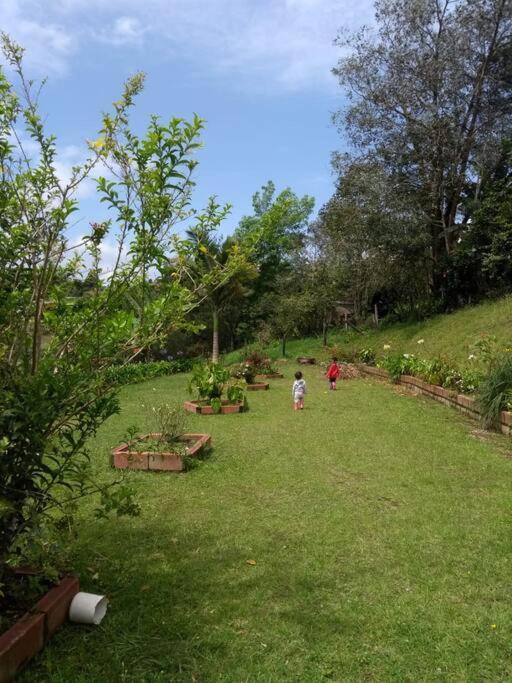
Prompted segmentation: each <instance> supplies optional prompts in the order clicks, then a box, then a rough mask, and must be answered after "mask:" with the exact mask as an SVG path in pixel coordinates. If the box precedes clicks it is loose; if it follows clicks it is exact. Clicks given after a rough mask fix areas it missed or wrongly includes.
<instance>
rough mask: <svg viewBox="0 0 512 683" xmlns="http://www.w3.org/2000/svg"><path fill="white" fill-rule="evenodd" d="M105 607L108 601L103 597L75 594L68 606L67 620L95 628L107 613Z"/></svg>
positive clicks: (90, 594)
mask: <svg viewBox="0 0 512 683" xmlns="http://www.w3.org/2000/svg"><path fill="white" fill-rule="evenodd" d="M107 605H108V600H107V598H106V597H105V596H104V595H94V593H77V594H76V595H75V597H74V598H73V600H72V601H71V605H70V606H69V620H70V621H74V622H75V623H77V624H94V625H95V626H97V625H98V624H99V623H101V620H102V619H103V617H104V616H105V614H106V612H107Z"/></svg>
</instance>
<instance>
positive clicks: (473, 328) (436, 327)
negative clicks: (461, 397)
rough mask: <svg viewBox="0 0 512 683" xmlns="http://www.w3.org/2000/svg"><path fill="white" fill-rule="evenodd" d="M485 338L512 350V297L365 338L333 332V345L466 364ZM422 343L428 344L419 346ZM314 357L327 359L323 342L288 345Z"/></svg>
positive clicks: (293, 352) (276, 351) (275, 348)
mask: <svg viewBox="0 0 512 683" xmlns="http://www.w3.org/2000/svg"><path fill="white" fill-rule="evenodd" d="M483 335H494V336H496V337H497V339H498V341H499V342H500V343H501V344H502V345H504V346H506V345H510V346H512V297H510V296H509V297H505V298H503V299H500V300H498V301H493V302H486V303H484V304H480V305H479V306H468V307H467V308H463V309H461V310H459V311H456V312H455V313H451V314H449V315H438V316H436V317H434V318H431V319H430V320H427V321H425V322H421V323H415V324H400V325H393V326H389V327H385V328H384V329H381V330H368V331H365V333H364V334H363V335H359V334H356V333H349V334H346V333H343V332H341V331H333V332H332V333H331V334H330V335H329V344H330V345H339V346H340V347H341V348H342V349H344V350H345V351H346V352H350V351H351V350H358V349H360V348H361V347H371V348H373V349H375V350H376V351H377V352H378V353H379V352H382V347H383V345H384V344H388V343H389V344H391V347H392V349H393V350H396V351H402V352H406V353H417V354H419V355H422V356H425V357H434V356H443V357H445V358H447V359H450V360H453V361H456V362H457V363H460V364H463V363H464V361H466V360H467V357H468V355H469V353H470V352H471V347H472V345H473V344H474V343H475V341H477V340H478V339H479V338H481V337H482V336H483ZM418 339H424V340H425V343H424V344H423V345H421V346H418V343H417V342H418ZM269 352H270V355H271V356H272V357H273V358H279V356H280V346H279V344H277V343H276V344H273V345H272V347H271V348H270V349H269ZM302 354H303V355H312V356H316V357H317V358H326V357H327V354H326V351H324V349H323V348H322V340H321V339H318V338H306V339H297V340H292V341H290V342H289V343H288V348H287V355H288V356H289V357H291V358H294V357H296V356H299V355H302ZM238 355H239V354H237V353H234V354H230V355H229V356H228V361H230V360H237V359H238Z"/></svg>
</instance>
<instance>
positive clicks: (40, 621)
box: [0, 576, 80, 683]
mask: <svg viewBox="0 0 512 683" xmlns="http://www.w3.org/2000/svg"><path fill="white" fill-rule="evenodd" d="M79 589H80V585H79V581H78V579H77V578H76V577H74V576H68V577H65V578H64V579H62V580H61V581H60V583H58V584H57V585H56V586H54V587H53V588H51V589H50V590H49V591H48V592H47V593H46V595H44V596H43V597H42V598H41V600H39V602H37V603H36V604H35V605H34V607H33V609H32V610H31V611H30V612H27V613H26V614H24V615H23V616H22V617H21V618H20V619H18V621H17V622H16V623H15V624H14V625H13V626H11V628H9V629H8V630H7V631H5V632H4V633H2V634H1V635H0V683H9V681H12V680H13V679H14V677H15V676H16V674H17V673H18V672H19V671H20V669H21V668H22V667H23V666H24V665H25V664H26V663H27V662H28V661H29V660H30V659H31V658H32V657H34V655H36V654H37V653H38V652H40V651H41V650H42V649H43V647H44V646H45V645H46V643H47V642H48V641H49V640H50V638H51V637H52V636H53V634H54V633H55V631H56V630H57V629H58V628H59V626H61V625H62V624H63V623H64V622H65V621H66V620H67V618H68V611H69V606H70V604H71V601H72V600H73V598H74V597H75V595H76V594H77V593H78V591H79Z"/></svg>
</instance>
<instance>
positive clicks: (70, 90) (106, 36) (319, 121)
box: [0, 0, 373, 232]
mask: <svg viewBox="0 0 512 683" xmlns="http://www.w3.org/2000/svg"><path fill="white" fill-rule="evenodd" d="M372 5H373V3H372V2H371V0H360V1H356V0H337V1H335V0H272V1H271V0H144V2H141V1H140V0H108V1H107V0H41V1H40V2H35V1H33V0H0V6H1V8H2V14H1V15H0V28H1V29H2V30H4V31H7V32H8V33H10V34H11V36H12V37H14V38H15V39H16V40H17V41H18V42H20V43H21V44H22V45H24V46H25V48H26V50H27V52H26V65H27V68H28V69H29V71H30V73H31V74H32V75H34V76H37V77H40V76H42V75H47V76H48V84H47V86H46V89H45V91H44V96H43V99H42V106H43V109H44V112H45V113H46V115H47V123H48V127H49V129H51V130H52V131H53V132H55V133H56V134H57V136H58V138H59V142H60V145H61V152H62V154H61V165H62V173H63V175H65V173H66V168H68V167H69V166H70V165H71V164H73V163H76V162H77V161H80V160H81V159H82V158H83V153H84V141H85V140H86V139H93V138H94V137H95V132H96V130H97V128H98V123H99V120H100V112H101V111H102V110H105V109H108V107H109V104H110V102H112V100H114V99H116V97H117V95H118V93H119V92H120V88H121V84H122V82H123V81H124V80H125V78H126V77H127V76H128V75H129V74H131V73H133V72H135V71H138V70H142V71H144V72H146V74H147V82H146V88H145V90H144V93H143V94H142V95H141V97H140V98H139V100H138V102H137V106H136V109H135V114H134V116H133V122H134V124H135V127H136V129H137V130H138V131H140V132H142V130H143V128H144V125H145V123H146V122H147V119H148V117H149V114H151V113H157V114H159V115H161V116H162V118H168V117H170V116H173V115H178V116H184V117H190V116H191V114H192V113H193V112H197V113H198V114H199V115H200V116H202V117H203V118H205V119H206V120H207V125H206V130H205V133H204V136H203V142H204V148H203V149H202V150H201V151H200V152H199V154H198V159H199V162H200V164H199V168H198V172H197V176H196V181H197V189H196V192H195V201H194V205H195V206H196V207H197V208H199V207H200V206H202V205H204V203H205V202H206V199H207V197H208V196H209V195H211V194H216V195H217V196H218V197H219V199H220V200H221V201H222V202H230V203H232V204H233V213H232V216H231V217H230V219H229V220H228V221H227V222H226V224H225V231H226V232H230V231H231V230H232V229H233V228H234V227H235V226H236V224H237V222H238V220H239V218H240V217H241V216H242V215H244V214H247V213H250V211H251V196H252V194H253V193H254V192H255V191H256V190H257V189H259V187H260V186H261V185H262V184H263V183H264V182H266V181H267V180H268V179H272V180H273V181H274V182H275V183H276V185H277V187H278V189H281V188H283V187H286V186H289V187H291V188H292V189H293V190H294V191H296V192H297V193H298V194H301V195H302V194H311V195H313V196H314V197H315V199H316V204H317V208H318V207H319V206H321V204H322V203H323V202H324V201H325V200H326V199H327V198H328V197H329V196H330V194H331V191H332V182H333V179H332V176H331V172H330V166H329V156H330V153H331V152H332V151H333V150H335V149H340V148H342V147H343V142H342V140H340V138H339V135H338V133H337V132H336V130H335V129H334V128H333V127H332V125H331V122H330V112H332V111H333V110H335V109H337V108H339V107H340V106H341V105H342V104H343V98H342V93H341V91H340V90H339V87H338V86H337V84H336V81H335V78H334V77H333V76H332V75H331V73H330V69H331V68H332V66H334V65H335V63H336V61H337V59H338V57H339V56H340V52H339V49H338V48H335V47H334V46H333V44H332V42H333V39H334V37H335V36H336V33H337V29H338V28H340V27H345V28H348V29H357V28H358V27H360V26H361V25H362V24H364V23H370V22H371V19H372V14H373V8H372ZM100 213H101V209H99V208H98V206H97V204H96V202H95V200H94V198H93V196H92V193H89V194H88V193H87V192H84V193H83V197H82V212H81V217H82V223H83V224H84V231H85V230H86V227H87V222H88V221H89V220H98V219H101V218H102V216H101V215H100Z"/></svg>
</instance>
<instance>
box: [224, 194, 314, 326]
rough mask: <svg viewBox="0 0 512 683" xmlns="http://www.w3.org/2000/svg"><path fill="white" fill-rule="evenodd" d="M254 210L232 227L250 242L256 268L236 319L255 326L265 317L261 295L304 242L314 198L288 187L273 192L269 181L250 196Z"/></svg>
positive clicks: (273, 286)
mask: <svg viewBox="0 0 512 683" xmlns="http://www.w3.org/2000/svg"><path fill="white" fill-rule="evenodd" d="M252 203H253V210H254V213H253V214H252V215H251V216H244V217H243V218H242V219H241V220H240V223H239V225H238V227H237V229H236V231H235V235H234V237H235V239H236V240H239V241H242V242H244V243H253V244H254V247H253V249H252V251H251V259H252V260H253V262H254V264H255V265H256V267H257V269H258V273H259V274H258V277H257V279H256V280H255V281H254V282H253V285H252V293H251V295H250V296H249V297H248V298H247V300H246V302H245V305H244V306H243V307H241V308H240V309H239V310H238V319H237V321H238V322H239V323H241V324H242V325H243V326H245V327H246V328H247V329H250V330H254V329H255V328H256V327H257V326H258V324H260V323H261V322H262V320H263V319H264V317H265V314H264V312H263V302H264V298H265V297H266V296H267V295H268V294H269V293H270V292H273V291H275V290H276V287H277V283H278V282H279V278H280V276H281V275H283V273H285V272H288V271H289V270H290V269H291V268H292V267H293V265H292V264H293V259H294V257H295V254H296V253H297V252H298V251H300V250H301V249H302V248H303V246H304V244H305V242H306V230H307V222H308V219H309V217H310V215H311V212H312V210H313V206H314V199H313V198H312V197H309V196H307V195H305V196H304V197H298V196H297V195H296V194H295V193H294V192H292V190H290V189H289V188H287V189H285V190H283V191H282V192H280V193H279V194H278V195H277V196H276V194H275V186H274V183H273V182H272V181H268V183H267V184H266V185H264V186H263V187H262V188H261V190H260V191H259V192H256V193H255V194H254V195H253V199H252Z"/></svg>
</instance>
